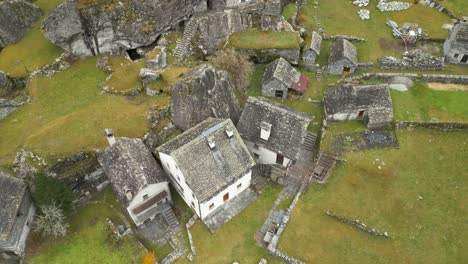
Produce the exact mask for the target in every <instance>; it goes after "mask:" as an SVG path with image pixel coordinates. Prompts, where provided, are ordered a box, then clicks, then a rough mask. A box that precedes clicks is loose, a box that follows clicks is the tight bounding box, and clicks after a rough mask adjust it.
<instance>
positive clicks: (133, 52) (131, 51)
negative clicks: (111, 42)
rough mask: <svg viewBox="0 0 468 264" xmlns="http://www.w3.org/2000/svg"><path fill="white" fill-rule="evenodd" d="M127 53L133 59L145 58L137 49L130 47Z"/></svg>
mask: <svg viewBox="0 0 468 264" xmlns="http://www.w3.org/2000/svg"><path fill="white" fill-rule="evenodd" d="M127 54H128V56H129V57H130V59H131V60H132V61H136V60H139V59H142V58H143V56H142V55H141V54H140V53H138V51H137V49H129V50H127Z"/></svg>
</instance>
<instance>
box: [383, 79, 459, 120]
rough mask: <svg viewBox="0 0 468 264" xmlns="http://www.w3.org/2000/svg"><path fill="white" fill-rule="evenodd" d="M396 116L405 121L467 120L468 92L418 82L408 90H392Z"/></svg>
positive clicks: (397, 118)
mask: <svg viewBox="0 0 468 264" xmlns="http://www.w3.org/2000/svg"><path fill="white" fill-rule="evenodd" d="M391 95H392V100H393V109H394V116H395V119H396V120H403V121H431V120H438V121H465V122H466V121H467V120H468V107H467V105H466V102H468V93H467V92H463V91H436V90H432V89H430V88H428V87H427V84H425V83H416V84H415V85H414V86H413V87H412V88H410V89H409V90H408V91H407V92H399V91H395V90H391Z"/></svg>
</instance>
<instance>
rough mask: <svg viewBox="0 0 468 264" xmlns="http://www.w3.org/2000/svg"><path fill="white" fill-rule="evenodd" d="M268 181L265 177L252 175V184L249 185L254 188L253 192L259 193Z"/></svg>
mask: <svg viewBox="0 0 468 264" xmlns="http://www.w3.org/2000/svg"><path fill="white" fill-rule="evenodd" d="M267 183H268V179H267V178H265V177H262V176H260V175H252V183H251V185H252V186H254V187H255V190H257V191H259V190H261V189H263V187H265V185H267Z"/></svg>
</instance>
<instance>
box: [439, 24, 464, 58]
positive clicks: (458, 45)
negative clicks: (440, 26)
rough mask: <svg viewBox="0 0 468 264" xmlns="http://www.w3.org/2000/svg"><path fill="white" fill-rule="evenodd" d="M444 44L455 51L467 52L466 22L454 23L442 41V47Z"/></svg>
mask: <svg viewBox="0 0 468 264" xmlns="http://www.w3.org/2000/svg"><path fill="white" fill-rule="evenodd" d="M446 45H448V46H449V48H450V49H454V50H456V51H457V52H460V53H465V52H466V53H468V23H464V22H460V23H458V24H455V26H454V27H453V29H452V31H451V32H450V34H449V37H448V38H447V40H446V41H445V43H444V47H445V46H446Z"/></svg>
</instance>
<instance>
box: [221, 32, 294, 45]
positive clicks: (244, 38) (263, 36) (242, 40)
mask: <svg viewBox="0 0 468 264" xmlns="http://www.w3.org/2000/svg"><path fill="white" fill-rule="evenodd" d="M299 38H300V37H299V35H298V34H297V33H295V32H273V31H260V30H246V31H240V32H235V33H233V34H232V35H231V36H230V38H229V43H230V44H231V46H232V47H234V48H239V49H297V48H299Z"/></svg>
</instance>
